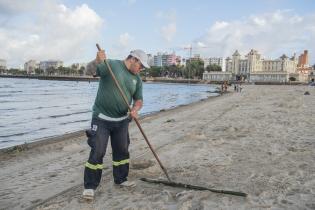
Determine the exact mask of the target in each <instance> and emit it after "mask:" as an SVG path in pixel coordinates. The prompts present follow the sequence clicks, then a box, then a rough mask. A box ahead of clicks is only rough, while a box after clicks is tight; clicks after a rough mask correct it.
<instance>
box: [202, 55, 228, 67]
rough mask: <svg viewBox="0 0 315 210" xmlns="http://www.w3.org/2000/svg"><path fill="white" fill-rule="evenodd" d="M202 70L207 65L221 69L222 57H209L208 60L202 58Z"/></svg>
mask: <svg viewBox="0 0 315 210" xmlns="http://www.w3.org/2000/svg"><path fill="white" fill-rule="evenodd" d="M203 61H204V68H206V67H207V66H209V65H213V64H215V65H218V66H221V68H222V69H223V58H222V57H210V58H204V59H203Z"/></svg>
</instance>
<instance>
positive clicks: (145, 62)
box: [130, 50, 150, 68]
mask: <svg viewBox="0 0 315 210" xmlns="http://www.w3.org/2000/svg"><path fill="white" fill-rule="evenodd" d="M130 55H131V56H132V57H135V58H137V59H138V60H139V61H140V62H141V64H142V65H143V66H144V67H146V68H150V66H149V64H148V56H147V54H145V52H144V51H143V50H133V51H131V52H130Z"/></svg>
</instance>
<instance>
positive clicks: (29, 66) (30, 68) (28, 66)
mask: <svg viewBox="0 0 315 210" xmlns="http://www.w3.org/2000/svg"><path fill="white" fill-rule="evenodd" d="M37 68H39V63H38V62H36V60H29V61H27V62H25V63H24V71H26V73H27V74H34V73H35V69H37Z"/></svg>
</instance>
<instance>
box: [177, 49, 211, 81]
mask: <svg viewBox="0 0 315 210" xmlns="http://www.w3.org/2000/svg"><path fill="white" fill-rule="evenodd" d="M204 48H211V47H209V46H200V47H198V46H197V47H193V46H192V45H190V46H189V47H179V48H176V49H177V50H189V61H191V58H192V50H193V49H204ZM174 50H175V49H174V48H173V51H174ZM188 84H190V68H189V69H188Z"/></svg>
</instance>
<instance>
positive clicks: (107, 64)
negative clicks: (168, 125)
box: [96, 44, 171, 182]
mask: <svg viewBox="0 0 315 210" xmlns="http://www.w3.org/2000/svg"><path fill="white" fill-rule="evenodd" d="M96 47H97V49H98V50H99V51H100V50H101V47H100V46H99V44H96ZM104 63H105V64H106V66H107V68H108V70H109V73H110V75H111V77H112V79H113V80H114V82H115V85H116V87H117V88H118V90H119V93H120V95H121V96H122V97H123V99H124V101H125V103H126V105H127V106H128V109H129V111H130V112H131V107H130V105H129V103H128V100H127V97H126V95H125V93H124V92H123V90H122V89H121V87H120V85H119V83H118V81H117V79H116V77H115V75H114V73H113V71H112V68H111V67H110V65H109V63H108V62H107V60H106V59H105V60H104ZM133 119H134V121H135V122H136V124H137V126H138V128H139V130H140V132H141V133H142V135H143V138H144V139H145V141H146V142H147V144H148V146H149V148H150V150H151V151H152V153H153V155H154V157H155V159H156V160H157V162H158V163H159V165H160V167H161V169H162V170H163V172H164V174H165V176H166V177H167V179H168V181H169V182H171V179H170V177H169V176H168V173H167V171H166V169H165V168H164V166H163V164H162V163H161V161H160V159H159V157H158V156H157V154H156V153H155V151H154V149H153V147H152V145H151V144H150V142H149V140H148V138H147V136H146V135H145V133H144V131H143V129H142V127H141V125H140V123H139V121H138V119H137V118H133Z"/></svg>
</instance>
